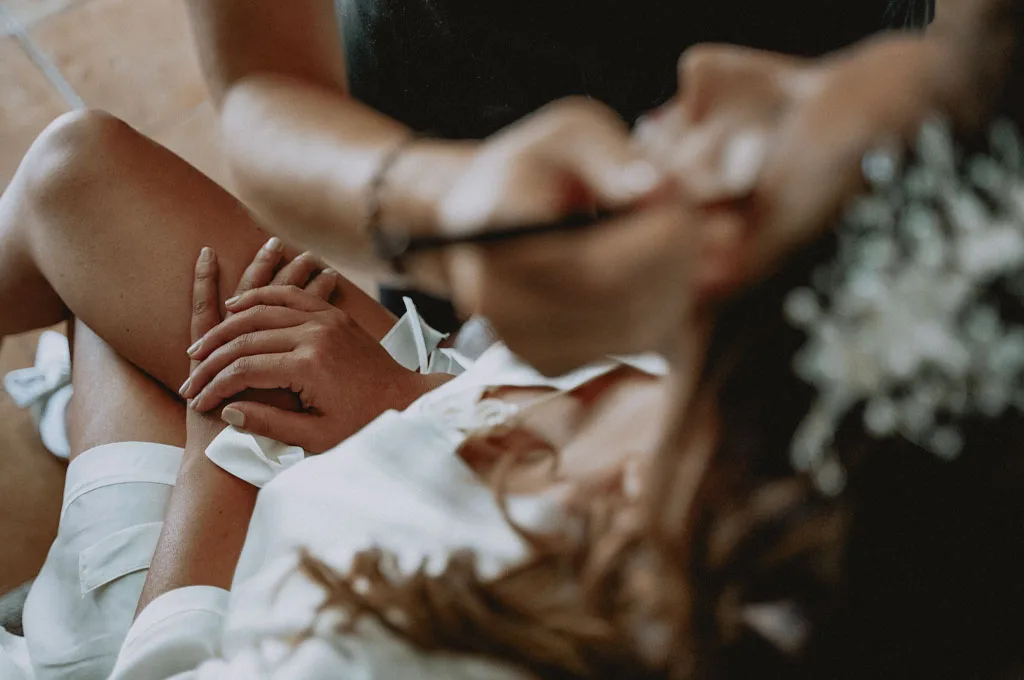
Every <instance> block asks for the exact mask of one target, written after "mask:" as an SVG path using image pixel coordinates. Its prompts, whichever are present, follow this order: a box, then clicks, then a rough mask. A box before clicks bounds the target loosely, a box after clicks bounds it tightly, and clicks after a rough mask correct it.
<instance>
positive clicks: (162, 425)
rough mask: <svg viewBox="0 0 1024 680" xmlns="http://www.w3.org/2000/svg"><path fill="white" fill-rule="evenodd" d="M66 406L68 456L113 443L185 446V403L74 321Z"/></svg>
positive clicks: (79, 322) (80, 323)
mask: <svg viewBox="0 0 1024 680" xmlns="http://www.w3.org/2000/svg"><path fill="white" fill-rule="evenodd" d="M73 337H74V361H73V363H72V366H71V384H72V385H73V386H74V396H73V397H72V398H71V403H70V404H69V406H68V441H69V443H70V445H71V458H72V459H74V458H75V457H76V456H78V454H80V453H82V452H84V451H88V450H89V449H91V448H94V447H97V446H102V445H104V444H113V443H115V442H130V441H138V442H152V443H155V444H167V445H170V446H179V447H184V446H185V406H184V404H183V403H182V402H181V401H180V400H179V399H177V398H176V395H174V394H173V393H172V392H170V391H169V390H167V389H166V388H165V387H164V386H163V385H161V384H160V383H158V382H157V381H156V380H154V379H153V378H151V377H150V376H148V375H146V374H145V373H143V372H142V371H141V370H139V369H138V368H137V367H136V366H135V365H133V364H132V363H131V362H129V361H128V360H127V359H125V358H124V357H122V356H120V355H119V354H118V353H117V352H115V351H114V349H113V348H112V347H111V346H110V345H108V344H107V343H106V342H104V341H103V340H102V339H101V338H100V337H99V336H98V335H96V333H94V332H93V331H92V330H91V329H90V328H89V327H88V326H86V325H85V324H84V323H82V321H80V320H77V321H75V329H74V334H73Z"/></svg>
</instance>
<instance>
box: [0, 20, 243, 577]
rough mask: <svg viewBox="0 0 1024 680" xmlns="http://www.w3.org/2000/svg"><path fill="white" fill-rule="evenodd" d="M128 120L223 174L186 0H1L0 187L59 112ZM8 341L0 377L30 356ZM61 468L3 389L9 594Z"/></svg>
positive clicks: (3, 537) (0, 523) (35, 543)
mask: <svg viewBox="0 0 1024 680" xmlns="http://www.w3.org/2000/svg"><path fill="white" fill-rule="evenodd" d="M82 106H88V107H91V108H99V109H105V110H107V111H110V112H111V113H113V114H115V115H117V116H119V117H121V118H123V119H124V120H126V121H127V122H129V123H130V124H131V125H133V126H135V127H136V128H137V129H139V130H140V131H141V132H143V133H145V134H147V135H149V136H151V137H153V138H154V139H156V140H157V141H159V142H160V143H162V144H164V145H166V146H168V147H170V148H171V149H172V150H174V151H175V152H176V153H178V154H179V155H181V156H183V157H184V158H185V159H186V160H188V161H190V162H191V163H192V164H193V165H195V166H197V167H198V168H199V169H200V170H202V171H203V172H205V173H206V174H207V175H209V176H211V177H213V178H214V179H216V180H218V181H222V182H223V180H224V178H225V177H226V173H225V169H224V164H223V159H222V158H221V155H220V152H219V149H218V146H217V135H216V130H215V116H214V112H213V109H212V108H211V106H210V105H209V103H207V101H206V91H205V89H204V86H203V83H202V80H201V77H200V74H199V69H198V64H197V61H196V57H195V54H194V51H193V49H192V45H191V42H190V36H189V33H188V25H187V22H186V16H185V9H184V2H183V0H0V190H2V188H3V187H5V186H6V185H7V183H8V182H9V180H10V178H11V177H12V176H13V174H14V171H15V169H16V168H17V165H18V163H19V161H20V160H21V157H22V156H23V155H24V153H25V151H26V150H27V149H28V147H29V145H30V144H31V143H32V140H33V139H34V138H35V136H36V135H37V134H39V132H40V131H42V130H43V128H45V127H46V125H47V124H48V123H49V122H50V121H52V120H53V119H54V118H55V117H56V116H58V115H60V114H61V113H63V112H65V111H68V110H71V109H74V108H78V107H82ZM35 338H36V334H29V335H25V336H20V337H16V338H8V339H6V340H5V341H4V344H3V346H2V348H0V374H3V373H6V372H7V371H8V370H11V369H12V368H17V367H20V366H24V365H28V364H30V363H31V361H32V357H33V354H34V347H35ZM62 476H63V468H62V466H61V465H59V464H58V463H56V461H55V460H54V459H52V458H51V457H49V456H48V454H46V452H45V451H44V450H43V449H42V447H41V445H40V444H39V442H38V438H37V436H36V434H35V431H34V429H33V427H32V424H31V421H30V420H29V418H28V415H27V413H25V412H24V411H20V410H18V409H17V408H15V407H14V405H13V404H12V403H11V401H10V399H9V398H8V397H7V396H6V395H5V394H3V392H2V390H0V594H2V593H3V592H5V591H7V590H9V589H10V588H11V587H13V586H15V585H17V584H19V583H21V582H22V581H25V580H27V579H29V578H31V577H32V576H33V574H34V573H35V570H36V569H37V568H38V566H39V564H40V563H41V562H42V559H43V558H44V557H45V554H46V550H47V548H48V547H49V543H50V541H51V540H52V537H53V534H54V532H55V530H56V520H57V516H58V513H59V510H60V492H61V488H62V484H63V479H62Z"/></svg>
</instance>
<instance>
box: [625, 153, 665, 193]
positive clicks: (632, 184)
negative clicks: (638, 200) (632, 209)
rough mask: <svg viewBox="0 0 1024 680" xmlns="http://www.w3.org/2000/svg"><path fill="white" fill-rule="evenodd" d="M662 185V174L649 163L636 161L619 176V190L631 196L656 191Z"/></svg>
mask: <svg viewBox="0 0 1024 680" xmlns="http://www.w3.org/2000/svg"><path fill="white" fill-rule="evenodd" d="M660 183H661V173H660V172H658V170H657V168H655V167H654V166H653V165H651V164H650V163H648V162H647V161H635V162H633V163H630V164H629V165H627V166H626V167H625V168H623V169H622V171H621V173H620V174H619V188H620V189H621V191H622V192H623V193H624V194H626V195H630V196H637V195H641V194H646V193H648V192H649V191H654V189H656V188H657V187H658V184H660Z"/></svg>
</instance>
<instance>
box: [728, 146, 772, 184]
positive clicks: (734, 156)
mask: <svg viewBox="0 0 1024 680" xmlns="http://www.w3.org/2000/svg"><path fill="white" fill-rule="evenodd" d="M767 150H768V145H767V141H766V140H765V137H764V135H761V134H757V133H741V134H738V135H736V136H735V137H734V138H733V139H732V140H731V141H730V142H729V144H728V145H726V147H725V151H724V153H723V154H722V183H723V185H724V186H725V188H726V189H727V190H728V191H730V192H732V193H746V192H748V191H751V190H752V189H753V188H754V185H755V184H756V183H757V178H758V176H759V175H760V174H761V168H762V167H763V166H764V160H765V156H766V155H767Z"/></svg>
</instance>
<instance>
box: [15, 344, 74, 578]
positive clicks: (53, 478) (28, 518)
mask: <svg viewBox="0 0 1024 680" xmlns="http://www.w3.org/2000/svg"><path fill="white" fill-rule="evenodd" d="M38 337H39V333H38V332H35V333H27V334H25V335H20V336H15V337H13V338H7V339H5V340H4V341H3V345H2V347H0V375H3V374H6V373H7V372H8V371H10V370H13V369H15V368H21V367H23V366H29V365H31V364H32V361H33V359H34V357H35V346H36V339H37V338H38ZM64 472H65V466H64V465H63V464H62V463H60V462H58V461H57V459H56V458H54V457H53V456H52V455H50V453H49V452H48V451H47V450H46V449H44V448H43V445H42V443H41V442H40V441H39V435H38V434H37V433H36V430H35V427H34V426H33V424H32V419H31V417H30V416H29V414H28V412H27V411H25V410H22V409H19V408H18V407H16V406H15V405H14V403H13V402H12V401H11V399H10V397H8V396H7V394H6V393H5V392H4V391H3V390H2V389H0V594H2V593H5V592H8V591H9V590H12V589H13V588H16V587H17V586H19V585H21V584H22V583H24V582H26V581H28V580H29V579H31V578H33V577H34V576H35V575H36V573H37V572H38V571H39V567H40V566H41V565H42V563H43V560H44V559H46V553H47V551H48V550H49V549H50V544H51V543H52V542H53V539H54V537H55V536H56V535H57V519H58V517H59V516H60V506H61V496H62V494H63V490H64Z"/></svg>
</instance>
